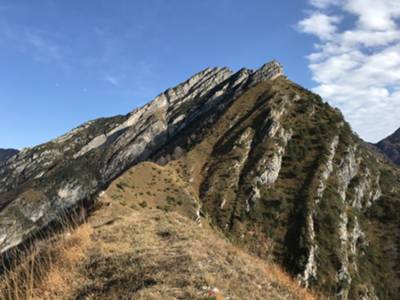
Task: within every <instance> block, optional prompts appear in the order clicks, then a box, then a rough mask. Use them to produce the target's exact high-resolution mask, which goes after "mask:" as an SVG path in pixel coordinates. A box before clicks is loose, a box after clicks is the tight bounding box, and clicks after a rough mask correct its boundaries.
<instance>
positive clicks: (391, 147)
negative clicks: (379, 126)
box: [375, 129, 400, 165]
mask: <svg viewBox="0 0 400 300" xmlns="http://www.w3.org/2000/svg"><path fill="white" fill-rule="evenodd" d="M375 146H376V147H377V148H378V149H379V150H380V151H381V152H382V153H383V154H384V155H385V156H386V157H387V158H389V159H390V160H391V161H392V162H393V163H395V164H396V165H400V129H398V130H397V131H396V132H394V133H393V134H392V135H390V136H388V137H387V138H385V139H383V140H382V141H380V142H379V143H377V144H375Z"/></svg>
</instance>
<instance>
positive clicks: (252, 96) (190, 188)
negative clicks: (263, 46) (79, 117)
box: [0, 62, 400, 299]
mask: <svg viewBox="0 0 400 300" xmlns="http://www.w3.org/2000/svg"><path fill="white" fill-rule="evenodd" d="M282 75H283V71H282V68H281V66H280V65H279V64H278V63H276V62H272V63H269V64H266V65H264V66H263V67H262V68H260V69H259V70H257V71H251V70H247V69H242V70H240V71H238V72H237V73H232V72H231V71H229V70H228V69H225V68H222V69H221V68H214V69H206V70H204V71H203V72H200V73H198V74H196V75H195V76H193V77H192V78H190V79H189V80H188V81H186V82H184V83H182V84H180V85H178V86H177V87H176V88H173V89H169V90H167V91H166V92H164V93H162V94H160V95H159V96H158V97H157V98H156V99H154V100H153V101H152V102H150V103H149V104H147V105H146V106H144V107H143V108H140V109H137V110H135V111H133V112H132V113H130V114H128V115H126V116H117V117H114V118H108V119H99V120H95V121H92V122H89V123H87V124H84V125H82V126H81V127H79V128H77V129H75V130H73V131H71V132H70V133H68V134H66V135H64V136H62V137H60V138H58V139H56V140H54V141H51V142H49V143H47V144H44V145H40V146H38V147H35V148H32V149H27V150H24V151H22V152H21V153H19V154H18V155H16V156H14V157H13V158H11V159H10V160H8V161H7V162H6V164H5V165H3V166H1V167H0V209H1V211H0V249H1V251H2V252H4V251H6V250H8V249H11V248H12V247H14V246H16V245H18V244H20V243H21V242H23V241H24V240H25V239H26V238H27V237H28V236H29V235H32V234H35V233H36V232H38V231H40V230H41V229H42V228H45V227H46V226H47V225H48V224H49V223H50V222H52V221H53V220H55V219H57V218H58V217H59V216H60V215H63V214H65V212H68V210H70V209H72V208H74V207H76V206H78V205H80V204H82V203H83V204H87V203H91V202H92V201H94V200H95V199H96V195H97V194H98V193H99V192H100V191H102V190H103V189H105V188H106V187H107V186H108V185H109V184H110V182H112V180H113V179H115V178H117V177H118V176H119V175H120V174H121V173H122V172H123V171H125V170H127V169H128V168H129V167H132V166H135V165H137V164H138V163H139V162H141V161H144V160H151V161H153V162H156V163H157V164H159V165H163V166H164V168H166V169H170V170H171V172H172V170H173V172H172V173H173V174H172V173H169V174H170V175H168V176H170V178H164V179H163V180H164V181H165V182H166V183H168V182H169V181H168V180H172V179H173V178H175V179H176V180H175V179H174V180H175V181H174V182H175V183H174V184H172V183H171V186H173V188H172V187H169V186H165V187H164V188H162V189H161V188H159V190H158V189H155V188H154V187H152V184H153V183H152V182H150V183H148V185H147V184H145V183H144V182H145V180H144V179H143V180H142V179H141V178H142V177H141V176H138V177H136V178H137V179H136V181H135V182H134V183H133V185H134V186H135V189H138V190H137V191H136V192H132V194H130V199H131V200H132V199H133V200H132V201H136V202H137V203H136V204H137V205H139V206H147V205H151V206H152V207H153V208H155V209H159V210H167V211H168V210H169V209H171V208H172V207H174V209H176V210H177V211H180V212H181V213H182V214H185V215H186V216H188V217H189V218H192V219H193V220H194V221H196V222H199V223H200V224H201V223H202V222H204V221H205V220H210V221H211V223H212V224H213V226H215V227H217V228H219V229H220V230H221V231H222V232H223V233H224V234H225V235H226V236H228V237H229V238H230V239H231V240H232V241H234V242H235V243H237V244H238V245H240V246H243V247H244V248H246V249H248V250H249V251H250V252H251V253H253V254H256V255H258V256H260V257H262V258H264V259H267V260H268V259H271V258H272V259H273V260H275V261H277V262H278V263H280V264H281V265H283V266H284V267H285V268H286V269H287V270H288V271H289V272H291V273H292V274H293V275H294V276H296V277H297V278H298V279H299V280H300V281H301V282H303V284H304V285H305V286H310V287H312V288H314V289H316V290H318V291H321V292H322V293H323V294H324V295H325V296H330V297H336V298H339V299H377V298H379V299H394V298H393V297H396V295H398V292H399V284H400V274H399V269H398V266H399V265H400V264H399V263H400V261H399V254H398V253H399V246H400V245H399V237H398V232H399V230H398V229H399V228H398V227H399V224H400V214H399V211H400V205H399V203H400V202H399V195H400V179H399V178H400V177H399V172H398V170H397V169H395V168H394V167H392V166H390V165H388V164H387V163H386V162H385V161H384V159H382V158H381V157H380V156H379V155H376V154H375V153H373V152H372V151H370V150H369V149H368V148H367V147H366V146H365V145H364V143H363V142H362V141H360V140H358V138H357V137H356V136H355V135H354V134H353V133H352V131H351V129H350V127H349V125H348V124H347V123H346V122H345V121H344V120H343V117H342V115H341V113H340V112H339V111H337V110H335V109H333V108H331V107H330V106H329V105H328V104H326V103H324V102H323V101H322V100H321V99H320V98H319V96H317V95H315V94H312V93H311V92H309V91H307V90H305V89H303V88H301V87H300V86H298V85H296V84H295V83H293V82H291V81H289V80H287V79H286V78H285V77H284V76H282ZM140 170H142V171H140V172H147V171H146V169H145V168H144V169H143V168H142V169H140ZM136 172H138V171H136ZM140 174H142V173H140ZM143 174H144V173H143ZM160 176H161V173H160ZM168 176H167V177H168ZM143 178H144V177H143ZM157 178H158V175H157V174H156V175H154V180H156V179H157ZM167 185H168V184H167ZM121 189H124V186H123V185H122V188H121ZM164 189H165V191H164ZM171 190H173V191H174V194H173V195H172V194H170V193H171ZM160 193H161V194H160ZM167 196H168V198H167ZM164 198H165V201H166V203H167V204H165V203H164V202H162V203H158V202H157V201H158V200H157V199H164ZM144 203H146V204H144Z"/></svg>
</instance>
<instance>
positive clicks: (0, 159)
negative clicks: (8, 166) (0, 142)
mask: <svg viewBox="0 0 400 300" xmlns="http://www.w3.org/2000/svg"><path fill="white" fill-rule="evenodd" d="M17 153H18V150H15V149H0V164H2V163H4V162H5V161H6V160H8V159H9V158H10V157H11V156H13V155H15V154H17Z"/></svg>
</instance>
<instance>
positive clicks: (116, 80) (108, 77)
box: [104, 74, 120, 86]
mask: <svg viewBox="0 0 400 300" xmlns="http://www.w3.org/2000/svg"><path fill="white" fill-rule="evenodd" d="M104 80H105V81H107V82H108V83H110V84H112V85H115V86H117V85H119V81H120V80H119V78H117V77H115V76H112V75H109V74H107V75H106V76H105V77H104Z"/></svg>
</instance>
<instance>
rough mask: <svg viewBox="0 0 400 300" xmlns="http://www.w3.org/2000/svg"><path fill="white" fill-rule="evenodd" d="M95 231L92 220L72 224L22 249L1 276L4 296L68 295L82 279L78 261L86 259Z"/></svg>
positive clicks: (21, 299)
mask: <svg viewBox="0 0 400 300" xmlns="http://www.w3.org/2000/svg"><path fill="white" fill-rule="evenodd" d="M91 233H92V228H91V226H89V225H88V224H82V225H80V226H78V227H76V228H75V226H71V227H70V228H69V229H68V230H66V231H65V232H63V233H62V234H61V235H59V236H49V237H48V238H46V239H44V240H41V241H39V242H37V243H36V244H35V245H34V246H33V247H32V248H31V249H29V251H28V252H25V253H24V252H21V253H20V254H19V255H20V257H18V261H16V262H14V263H13V264H12V265H11V266H10V267H9V268H8V269H7V270H5V271H4V273H3V274H2V275H1V276H0V300H25V299H28V300H35V299H43V300H46V299H48V300H50V299H65V298H66V295H68V291H70V290H73V289H74V287H76V286H77V284H78V283H79V272H78V265H79V262H80V261H82V260H84V259H85V256H86V254H85V252H86V249H87V247H88V244H89V241H90V235H91ZM60 292H61V293H62V294H60Z"/></svg>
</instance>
